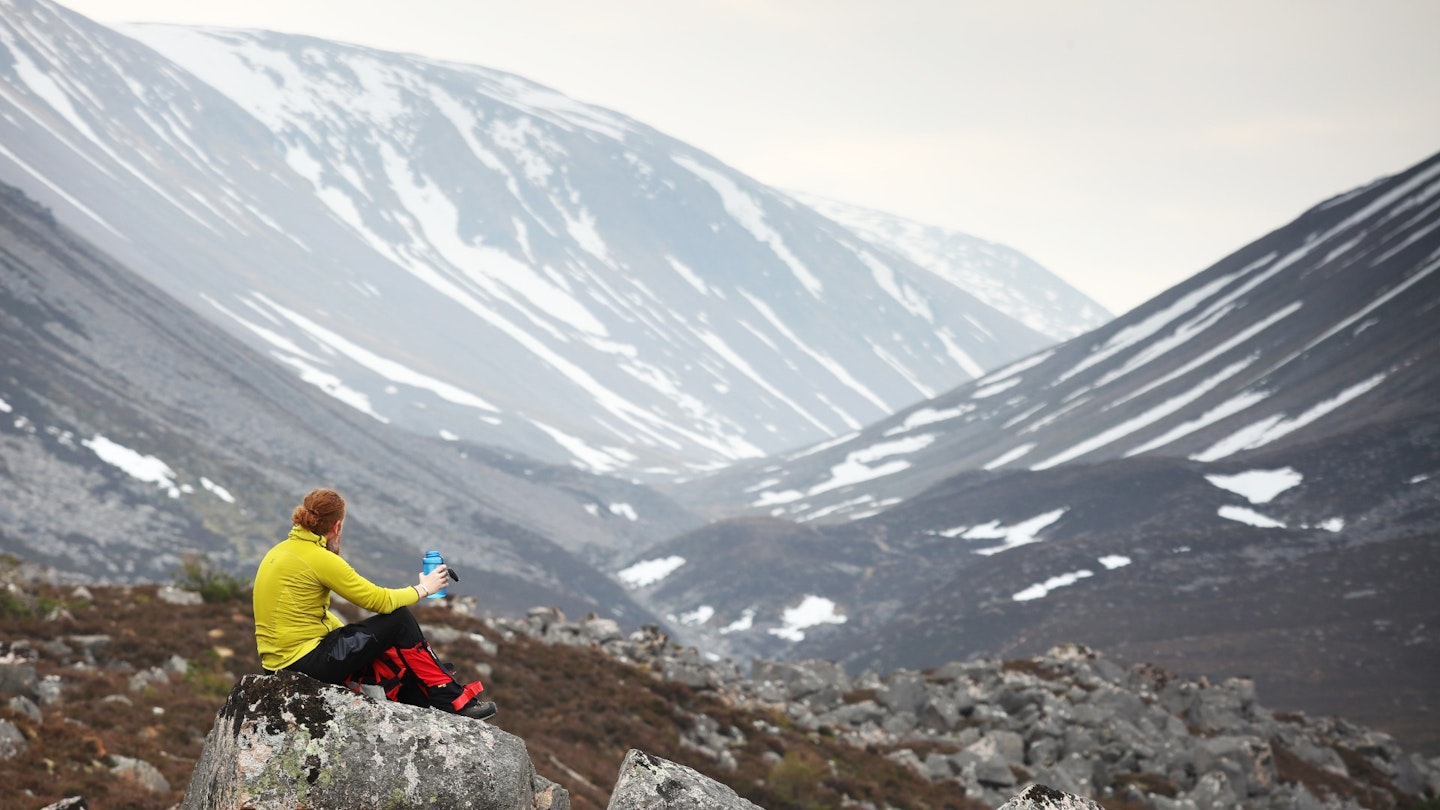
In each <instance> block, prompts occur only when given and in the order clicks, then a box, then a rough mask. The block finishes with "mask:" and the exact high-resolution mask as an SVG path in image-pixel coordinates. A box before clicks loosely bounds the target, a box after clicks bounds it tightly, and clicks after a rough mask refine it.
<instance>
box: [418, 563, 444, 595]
mask: <svg viewBox="0 0 1440 810" xmlns="http://www.w3.org/2000/svg"><path fill="white" fill-rule="evenodd" d="M449 572H450V569H449V568H447V567H445V566H443V565H442V566H440V567H438V568H436V569H435V570H434V571H431V572H430V573H428V574H421V575H420V587H421V588H423V589H424V590H425V593H424V595H423V596H422V597H421V598H424V596H429V595H430V594H432V593H438V592H439V591H440V589H441V588H444V587H445V584H446V583H447V582H449V581H450V573H449Z"/></svg>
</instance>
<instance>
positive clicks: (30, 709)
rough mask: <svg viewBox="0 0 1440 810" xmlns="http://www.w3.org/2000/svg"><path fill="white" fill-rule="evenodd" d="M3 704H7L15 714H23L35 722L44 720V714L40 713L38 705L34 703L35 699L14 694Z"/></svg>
mask: <svg viewBox="0 0 1440 810" xmlns="http://www.w3.org/2000/svg"><path fill="white" fill-rule="evenodd" d="M5 705H7V706H9V707H10V709H11V711H14V712H16V713H17V714H23V715H25V716H26V717H28V718H30V719H31V720H34V721H35V722H37V723H41V722H44V720H45V716H44V715H43V714H41V713H40V707H39V706H37V705H35V701H33V700H31V699H30V698H28V697H25V696H24V695H16V696H15V697H12V698H10V701H9V702H8V703H7V704H5Z"/></svg>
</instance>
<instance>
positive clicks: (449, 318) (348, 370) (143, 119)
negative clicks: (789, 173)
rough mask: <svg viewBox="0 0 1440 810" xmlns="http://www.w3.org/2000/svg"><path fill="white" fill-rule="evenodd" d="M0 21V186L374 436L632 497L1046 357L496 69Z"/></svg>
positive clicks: (688, 163)
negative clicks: (433, 440)
mask: <svg viewBox="0 0 1440 810" xmlns="http://www.w3.org/2000/svg"><path fill="white" fill-rule="evenodd" d="M0 9H3V16H0V49H3V51H4V53H5V54H6V55H7V58H6V59H5V60H4V61H3V63H0V144H3V148H0V179H4V180H7V181H9V182H12V183H15V184H16V185H18V186H20V187H22V188H24V189H25V190H26V191H27V192H28V193H30V194H32V195H34V196H35V197H36V198H37V199H40V200H41V201H43V202H44V203H46V204H47V205H50V206H51V207H52V208H53V209H54V210H55V211H56V214H57V216H59V217H60V218H61V219H62V221H64V222H66V223H68V224H71V225H73V226H74V227H76V228H77V229H78V230H80V231H81V232H82V233H84V234H85V235H86V236H88V237H89V238H92V239H94V240H95V241H96V242H97V244H99V245H100V246H101V247H102V248H104V249H106V250H108V251H110V252H112V253H114V254H115V255H116V256H117V257H118V258H120V259H121V260H122V261H124V262H126V263H127V264H128V265H130V266H132V267H134V268H135V269H136V270H137V271H138V272H140V273H141V274H142V275H144V276H145V277H147V278H149V279H151V280H153V281H155V282H156V283H158V284H159V285H161V287H162V288H163V289H165V290H166V291H168V292H169V293H171V294H172V295H174V296H175V297H176V298H177V299H178V300H180V301H181V302H182V303H183V304H185V305H188V306H192V307H194V308H196V309H197V310H198V311H200V312H202V313H203V314H205V315H206V316H207V317H209V318H211V319H213V320H215V321H216V322H217V323H220V324H222V325H223V326H224V327H225V328H227V329H228V330H230V331H231V332H232V333H233V334H236V335H237V336H239V337H240V338H241V339H243V340H245V341H247V342H248V343H250V344H251V345H252V346H255V347H257V348H260V349H262V350H264V351H265V352H267V353H268V354H269V355H270V356H272V357H273V358H274V359H275V360H277V361H278V362H280V363H282V364H283V365H285V366H287V367H288V368H290V369H291V371H292V373H294V374H296V375H297V376H298V377H299V378H301V379H303V380H306V381H307V382H310V383H312V384H314V385H316V386H318V387H320V388H321V389H323V390H325V391H326V392H327V393H329V394H331V395H332V396H335V397H336V398H338V399H340V400H341V401H343V402H345V403H346V404H348V405H350V406H351V407H353V408H355V409H357V410H359V411H361V412H363V413H365V414H367V415H369V416H371V417H372V418H374V419H376V420H378V421H381V422H386V423H391V424H393V425H396V426H401V427H405V428H411V429H413V430H416V431H418V432H421V433H424V434H428V435H431V436H435V435H439V436H442V437H446V438H464V439H469V440H474V441H477V442H482V443H491V444H496V445H500V446H505V447H509V448H512V449H516V450H519V451H521V452H525V453H527V454H530V455H533V456H535V457H537V458H540V459H544V460H549V461H555V462H563V463H573V464H577V465H580V466H582V467H585V468H587V469H591V470H601V471H604V470H613V471H624V472H626V473H628V474H632V475H643V474H647V473H649V474H656V475H661V474H664V473H666V472H668V471H677V470H691V471H694V470H700V469H706V468H712V467H715V466H717V465H722V464H725V463H728V462H732V461H734V460H736V459H744V458H752V457H758V456H761V455H764V454H768V453H773V452H776V451H780V450H784V449H788V448H793V447H797V446H801V445H804V444H807V443H812V442H814V441H817V440H822V439H826V438H829V437H834V436H836V435H840V434H843V433H847V432H850V431H854V430H858V429H860V428H861V427H863V426H864V425H866V424H868V423H871V422H873V421H874V420H876V419H879V418H882V417H884V416H886V415H888V414H890V413H893V412H895V411H896V410H898V409H901V408H903V407H905V406H907V405H910V404H912V403H914V402H916V401H919V400H923V399H927V398H929V397H931V396H933V395H934V394H935V393H936V392H939V391H943V390H946V389H949V388H951V387H953V386H954V385H956V384H958V383H960V382H962V381H964V380H965V379H969V378H972V377H975V376H979V375H981V374H983V373H985V370H987V369H991V368H995V367H997V366H999V365H1002V364H1003V363H1005V362H1008V361H1010V360H1013V359H1015V358H1016V357H1018V356H1021V355H1024V354H1026V353H1029V352H1031V351H1034V350H1036V349H1039V348H1041V347H1043V346H1044V345H1046V344H1047V343H1049V340H1048V339H1047V338H1045V337H1044V336H1042V335H1040V334H1038V333H1037V332H1035V331H1033V330H1031V329H1030V328H1028V327H1026V326H1025V325H1023V324H1021V323H1019V322H1017V321H1016V320H1014V319H1013V318H1010V317H1008V316H1006V315H1003V314H1001V313H1000V312H998V311H996V310H995V309H994V308H992V307H989V306H986V305H985V304H983V303H981V302H980V301H978V300H976V299H975V298H974V297H973V296H971V295H969V294H967V293H966V292H964V291H963V290H961V289H960V288H958V287H956V286H955V285H954V284H951V283H949V282H947V281H945V280H943V279H941V278H940V277H938V276H936V275H935V274H934V273H931V272H929V271H927V270H925V269H923V268H920V267H918V266H916V265H915V264H914V263H913V262H911V261H909V260H907V259H905V258H904V257H902V256H900V255H898V254H896V253H894V252H891V251H888V250H885V249H883V248H880V247H877V246H875V245H873V244H871V243H868V242H866V241H864V240H862V239H860V238H859V237H857V236H855V235H854V234H853V233H852V232H850V231H849V230H847V229H845V228H843V227H841V226H839V225H837V224H835V223H834V222H832V221H831V220H829V219H826V218H824V217H822V216H819V215H817V214H816V213H815V212H814V211H812V210H811V209H809V208H807V207H805V206H803V205H800V204H798V203H796V202H795V201H794V200H793V199H791V198H789V197H787V196H785V195H782V194H779V193H777V192H775V191H773V190H771V189H769V188H767V187H765V186H763V185H760V184H758V183H756V182H754V181H753V180H751V179H749V178H747V177H745V176H743V175H741V174H739V173H737V172H735V171H734V170H732V169H730V168H729V167H727V166H725V165H724V164H722V163H719V162H718V161H716V160H715V159H713V158H712V157H710V156H708V155H706V154H704V153H702V152H700V151H698V150H696V149H694V148H692V147H689V146H687V145H685V144H683V143H680V142H678V141H675V140H673V139H671V138H668V137H666V136H665V135H663V134H661V133H659V132H656V131H655V130H653V129H651V128H649V127H646V126H644V125H643V124H641V123H639V122H636V121H634V120H631V119H629V118H626V117H624V116H621V115H618V114H616V113H613V112H610V111H607V110H603V109H599V108H596V107H592V106H589V105H585V104H582V103H579V102H577V101H574V100H572V99H569V98H566V97H565V96H563V95H561V94H559V93H557V92H555V91H553V90H550V89H547V88H544V87H541V86H539V85H536V84H533V83H531V82H528V81H525V80H524V79H521V78H519V77H516V76H512V75H508V74H504V73H499V72H496V71H492V70H487V69H484V68H480V67H475V66H470V65H460V64H453V63H443V62H438V61H435V60H429V59H423V58H420V57H416V56H407V55H400V54H392V53H383V52H379V51H374V50H369V49H364V48H358V47H351V46H346V45H340V44H336V43H332V42H326V41H322V40H317V39H310V38H305V37H296V36H285V35H278V34H268V33H259V32H237V31H214V30H195V29H185V28H173V27H156V26H134V27H126V28H124V34H123V35H122V34H121V33H118V32H116V31H114V30H111V29H109V28H105V27H102V26H99V25H96V24H94V23H92V22H90V21H89V20H87V19H85V18H83V17H80V16H78V15H75V14H73V13H70V12H68V11H66V10H65V9H63V8H61V7H59V6H56V5H53V4H51V3H49V2H45V0H0ZM142 41H143V43H144V44H142ZM161 54H164V55H163V56H162V55H161Z"/></svg>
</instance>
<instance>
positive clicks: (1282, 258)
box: [682, 156, 1440, 521]
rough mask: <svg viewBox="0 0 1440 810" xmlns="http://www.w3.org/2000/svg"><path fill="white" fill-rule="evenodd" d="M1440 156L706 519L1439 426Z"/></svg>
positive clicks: (818, 515) (725, 477) (764, 473)
mask: <svg viewBox="0 0 1440 810" xmlns="http://www.w3.org/2000/svg"><path fill="white" fill-rule="evenodd" d="M1437 268H1440V156H1435V157H1432V158H1430V159H1429V160H1426V161H1424V162H1422V163H1420V164H1419V165H1417V166H1414V167H1412V168H1410V169H1408V170H1406V171H1404V172H1401V173H1400V174H1397V175H1395V176H1393V177H1388V178H1384V179H1383V180H1379V181H1377V182H1375V183H1373V184H1371V185H1369V186H1367V187H1365V188H1361V189H1356V190H1355V191H1353V192H1350V193H1348V194H1344V195H1342V196H1340V197H1337V198H1335V199H1332V200H1329V201H1327V202H1325V203H1323V204H1321V205H1319V206H1317V207H1315V208H1314V209H1312V210H1311V211H1309V212H1307V213H1305V214H1304V215H1303V216H1301V217H1300V218H1299V219H1297V220H1295V221H1294V222H1292V223H1290V224H1289V225H1286V226H1284V227H1282V228H1280V229H1278V230H1276V231H1274V232H1272V233H1270V234H1268V235H1266V236H1264V237H1262V238H1260V239H1258V240H1256V241H1255V242H1253V243H1251V244H1250V245H1247V246H1245V247H1244V248H1241V249H1240V250H1238V251H1236V252H1235V253H1233V254H1232V255H1230V256H1229V257H1227V258H1226V259H1224V260H1222V261H1220V262H1219V263H1217V264H1216V265H1214V266H1213V267H1211V268H1209V269H1208V270H1205V271H1203V272H1201V273H1199V274H1198V275H1196V276H1194V277H1193V278H1191V279H1189V280H1187V281H1186V282H1184V283H1182V284H1180V285H1177V286H1176V287H1174V288H1172V289H1170V290H1168V291H1166V292H1165V293H1163V294H1161V295H1159V296H1157V297H1156V298H1155V299H1153V300H1151V301H1149V302H1147V303H1145V304H1143V305H1141V306H1140V307H1137V308H1136V309H1135V310H1134V311H1132V312H1129V313H1127V314H1126V315H1125V316H1123V317H1121V318H1119V319H1117V320H1115V321H1113V322H1111V323H1109V324H1106V325H1105V326H1103V327H1101V328H1099V329H1097V330H1095V331H1093V332H1090V333H1088V334H1086V335H1083V336H1081V337H1079V338H1075V339H1073V340H1070V341H1068V342H1066V343H1064V344H1062V345H1059V346H1056V347H1054V348H1051V349H1046V350H1044V351H1042V352H1039V353H1036V354H1033V355H1030V356H1029V357H1026V358H1024V359H1022V360H1020V361H1018V362H1016V363H1013V364H1011V365H1009V366H1007V367H1005V368H1002V369H999V370H996V371H993V372H991V373H989V374H987V375H985V376H984V377H983V378H981V379H979V380H976V381H974V382H972V383H969V384H966V385H963V386H960V387H959V388H956V389H954V390H952V391H949V392H947V393H945V394H943V395H941V396H939V397H936V398H935V399H933V400H929V401H927V402H924V403H920V404H918V405H915V406H913V407H910V408H907V409H905V410H904V411H902V412H900V413H898V414H896V415H894V416H893V417H889V418H886V419H883V420H880V421H879V422H876V423H875V424H873V425H870V426H868V427H867V428H866V429H865V430H863V431H860V432H858V433H856V434H855V435H853V436H850V437H847V438H846V439H845V440H843V441H837V442H827V443H822V444H819V445H816V446H813V447H810V448H806V449H802V450H800V451H798V452H795V453H791V454H789V455H788V456H786V457H784V458H781V459H778V460H775V461H774V462H773V463H767V464H765V465H763V467H761V468H760V469H758V470H757V469H756V468H755V466H754V465H752V466H744V465H737V466H736V467H734V468H732V469H730V470H726V471H724V472H722V473H719V474H716V475H712V476H704V477H700V478H698V479H696V480H695V481H694V483H693V484H692V485H690V486H689V488H688V489H685V490H682V493H683V494H684V495H685V496H686V497H688V498H689V499H690V500H691V501H692V502H693V503H695V504H697V505H701V506H704V507H707V508H709V509H711V510H712V511H713V512H714V513H716V514H737V513H743V512H748V513H752V514H767V515H771V516H776V517H782V516H783V517H792V518H796V519H799V520H805V521H809V520H834V519H842V518H854V517H858V516H863V515H867V514H871V513H873V512H874V511H876V509H877V508H879V507H880V506H883V505H885V504H893V503H897V502H899V501H901V500H903V499H905V498H909V497H912V496H914V495H916V494H918V493H920V492H922V491H924V490H925V489H926V488H927V487H929V486H931V485H933V484H936V483H938V482H940V481H942V480H944V479H946V478H948V477H950V476H952V475H955V474H957V473H960V472H964V471H970V470H1017V469H1029V470H1037V471H1038V470H1047V469H1051V468H1055V467H1058V466H1061V465H1064V464H1069V463H1073V462H1085V463H1089V462H1095V461H1102V460H1107V459H1116V458H1130V457H1135V456H1145V455H1151V456H1169V457H1178V458H1190V459H1194V460H1196V461H1201V462H1213V461H1220V460H1223V459H1240V458H1243V457H1244V454H1245V453H1247V452H1250V451H1254V450H1256V449H1258V448H1264V447H1284V446H1294V445H1297V444H1300V443H1304V442H1312V441H1315V440H1317V439H1321V438H1324V437H1326V436H1334V435H1338V434H1340V433H1343V432H1346V431H1349V430H1354V429H1356V428H1358V427H1361V426H1364V425H1368V424H1376V423H1381V424H1383V423H1388V422H1391V421H1395V420H1401V419H1405V418H1408V417H1413V416H1417V415H1433V414H1434V413H1435V409H1436V403H1437V400H1436V397H1435V393H1434V392H1435V391H1437V390H1440V364H1437V360H1436V351H1437V348H1440V340H1437V336H1440V318H1436V317H1435V312H1434V307H1435V302H1436V300H1437V297H1440V274H1437V273H1436V272H1435V271H1436V270H1437Z"/></svg>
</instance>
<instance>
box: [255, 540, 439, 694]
mask: <svg viewBox="0 0 1440 810" xmlns="http://www.w3.org/2000/svg"><path fill="white" fill-rule="evenodd" d="M332 591H333V592H335V593H338V594H340V596H341V597H343V598H344V599H346V600H347V601H349V602H350V603H351V604H353V605H357V606H359V607H361V608H364V609H365V610H368V611H370V612H372V613H390V612H392V611H394V610H396V609H397V608H402V607H405V606H406V605H413V604H415V603H416V602H417V601H419V600H420V592H419V591H417V590H415V589H414V588H381V587H380V586H378V585H375V584H374V583H372V582H371V581H370V580H368V579H366V578H364V577H362V576H360V575H359V574H358V573H356V571H355V569H354V568H352V567H350V563H348V562H345V560H344V558H342V557H341V556H340V555H339V554H335V553H333V552H331V551H330V550H329V549H327V548H325V538H323V537H321V536H320V535H318V534H315V533H313V532H309V531H306V530H305V529H302V528H300V527H299V526H295V527H293V528H292V529H290V536H289V537H287V538H285V539H284V540H281V541H280V542H279V543H277V544H275V547H274V548H272V549H270V551H269V552H268V553H267V554H266V555H265V558H264V559H263V560H261V561H260V569H259V570H258V571H256V572H255V596H254V598H255V647H256V648H257V649H258V650H259V651H260V663H261V665H262V666H264V667H265V668H266V669H268V670H272V671H274V670H278V669H284V668H285V667H288V666H290V665H291V664H293V663H295V662H296V661H298V660H300V659H301V658H302V657H304V655H305V654H306V653H308V652H310V651H311V650H313V649H315V647H316V645H318V644H319V643H320V640H321V639H322V638H324V637H325V635H326V634H327V633H329V632H330V631H331V630H336V629H338V628H340V627H343V626H344V625H345V622H344V621H342V620H341V619H340V617H339V616H336V615H335V614H334V613H331V612H330V593H331V592H332Z"/></svg>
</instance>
